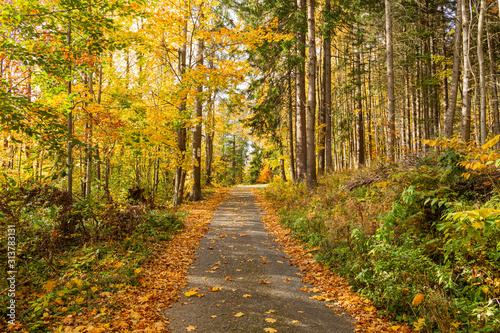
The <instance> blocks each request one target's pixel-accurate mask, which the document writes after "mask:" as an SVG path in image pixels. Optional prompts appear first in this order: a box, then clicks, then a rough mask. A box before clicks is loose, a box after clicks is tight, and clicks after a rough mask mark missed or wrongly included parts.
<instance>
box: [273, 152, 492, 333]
mask: <svg viewBox="0 0 500 333" xmlns="http://www.w3.org/2000/svg"><path fill="white" fill-rule="evenodd" d="M466 158H467V157H466V154H463V153H460V151H459V150H452V149H449V150H447V151H445V152H444V153H443V154H442V155H440V156H438V157H437V158H436V157H431V158H428V159H427V160H424V161H422V162H421V163H420V165H418V166H416V167H411V168H408V167H406V168H395V169H394V170H392V171H391V172H390V173H389V174H388V175H387V179H385V180H382V181H379V182H378V183H374V184H371V185H368V186H367V185H362V186H354V185H352V186H351V188H354V190H351V191H348V190H345V188H346V187H345V184H346V183H349V184H351V183H353V182H355V180H356V179H361V181H360V183H362V184H364V183H366V181H365V179H366V176H365V177H363V176H361V175H360V176H356V175H354V176H352V175H350V174H336V175H333V176H331V177H327V178H324V179H320V185H319V189H318V192H317V193H316V194H313V193H309V192H307V191H306V190H304V189H302V188H301V187H298V188H297V187H295V186H293V185H290V184H286V183H283V182H278V183H273V184H271V185H270V187H269V188H267V189H266V194H267V196H268V197H269V198H270V199H271V200H274V201H275V202H277V204H279V205H280V206H282V207H283V208H282V209H281V210H280V211H279V214H280V216H281V221H282V223H284V224H285V225H286V226H287V227H288V228H290V229H291V230H292V231H293V234H294V235H295V237H297V238H299V239H300V240H302V241H304V242H305V243H308V244H309V246H311V247H319V251H318V252H317V259H319V260H322V261H323V262H324V263H326V264H327V265H328V266H329V267H330V268H331V269H332V270H334V271H335V272H337V273H339V274H341V275H342V276H344V277H345V278H346V279H347V280H348V281H349V283H350V284H351V285H352V286H353V287H354V288H356V289H357V290H359V291H360V292H362V293H363V294H364V295H366V296H367V297H369V298H370V299H372V301H373V302H374V304H376V305H377V307H378V308H379V309H380V310H382V311H383V313H385V314H386V315H388V316H391V317H392V318H394V319H395V320H403V321H407V322H409V323H416V322H417V320H418V319H419V318H423V319H425V323H426V325H425V328H423V330H422V331H423V332H494V331H498V330H499V329H500V321H499V319H497V318H500V317H499V314H500V304H499V303H498V299H499V297H500V260H499V259H500V254H499V250H500V243H499V242H498V240H499V239H500V233H499V229H500V228H499V227H500V218H499V217H500V202H499V201H500V199H499V197H498V195H497V194H496V192H493V194H492V193H491V190H493V189H494V188H495V186H496V185H495V184H494V183H491V184H490V185H484V184H488V182H491V178H492V177H490V176H489V175H487V174H486V175H484V174H478V175H473V176H471V177H470V178H469V179H465V178H463V177H462V174H463V173H464V171H466V169H465V168H464V166H463V165H462V164H463V161H464V159H466ZM365 172H366V174H369V171H365ZM349 178H350V180H349ZM354 184H355V183H354ZM483 186H489V187H488V188H490V189H491V190H490V192H489V193H488V192H486V193H487V194H484V193H485V191H484V192H483ZM323 189H324V190H323ZM477 191H480V192H477ZM470 198H474V200H471V199H470ZM417 294H422V295H423V301H422V302H421V303H420V304H418V305H414V304H413V302H412V301H413V299H414V297H415V295H417Z"/></svg>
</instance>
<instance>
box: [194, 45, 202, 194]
mask: <svg viewBox="0 0 500 333" xmlns="http://www.w3.org/2000/svg"><path fill="white" fill-rule="evenodd" d="M203 49H204V47H203V39H200V40H199V41H198V54H197V58H198V59H197V66H198V67H201V66H203ZM202 93H203V86H202V85H199V86H197V87H196V100H195V106H194V108H195V111H196V117H197V120H196V127H195V129H194V133H193V181H194V184H193V190H192V192H191V200H192V201H199V200H201V125H202V123H203V120H202V119H203V103H202V101H201V94H202Z"/></svg>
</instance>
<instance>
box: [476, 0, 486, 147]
mask: <svg viewBox="0 0 500 333" xmlns="http://www.w3.org/2000/svg"><path fill="white" fill-rule="evenodd" d="M480 5H481V8H480V9H479V18H478V22H477V61H478V62H479V89H480V94H481V107H480V111H479V123H480V128H481V145H484V144H485V143H486V136H487V135H488V133H487V132H486V78H485V74H484V54H483V29H484V12H485V11H486V0H481V3H480Z"/></svg>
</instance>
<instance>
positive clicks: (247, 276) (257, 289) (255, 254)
mask: <svg viewBox="0 0 500 333" xmlns="http://www.w3.org/2000/svg"><path fill="white" fill-rule="evenodd" d="M254 201H255V197H254V196H253V194H252V193H251V191H250V190H249V189H248V188H245V187H238V188H234V189H232V191H231V193H230V196H229V197H228V199H227V200H226V201H225V202H223V203H222V204H221V205H220V206H219V207H218V208H217V210H216V212H215V214H214V218H213V220H212V224H211V230H210V231H209V232H208V233H207V235H206V238H204V239H203V240H202V241H201V243H200V249H199V251H198V255H199V258H198V259H197V260H196V261H195V263H194V266H193V267H192V268H191V270H190V275H189V278H188V279H189V280H188V284H187V286H186V288H185V290H183V293H186V292H189V291H192V294H194V292H196V295H194V296H191V297H186V296H184V295H182V297H181V299H180V301H179V302H178V303H175V304H174V305H173V306H172V308H170V309H167V310H166V312H165V313H166V316H167V317H168V318H169V320H170V322H171V324H170V326H169V328H171V329H172V332H174V333H175V332H186V329H187V328H188V327H189V329H193V328H194V327H196V332H204V333H216V332H266V330H265V329H266V328H267V331H268V332H287V333H288V332H304V333H325V332H327V333H337V332H342V333H343V332H353V331H354V328H353V327H354V326H353V325H352V324H351V317H349V316H348V315H347V314H342V311H339V309H333V308H327V307H326V306H325V303H324V302H321V301H318V300H316V299H310V298H309V297H310V296H313V294H312V293H306V292H303V291H301V290H300V289H301V288H302V287H303V286H304V284H303V283H301V274H300V273H299V271H298V269H297V268H296V267H294V266H290V265H289V261H288V257H287V256H286V254H285V253H284V252H283V251H282V250H281V247H280V245H279V244H278V243H276V242H274V241H273V237H272V236H270V235H268V232H267V230H264V224H263V223H262V222H260V216H261V215H262V214H263V213H261V212H260V210H259V208H258V206H257V205H256V204H255V202H254ZM214 287H219V288H221V287H222V289H219V290H217V291H210V288H212V290H214ZM309 287H312V286H310V285H309V286H308V288H309ZM201 294H203V295H204V296H201V297H198V295H201ZM334 310H337V312H336V311H334ZM235 315H238V316H235ZM266 319H267V321H266ZM273 320H275V322H273ZM269 328H272V329H275V330H276V331H273V330H270V329H269Z"/></svg>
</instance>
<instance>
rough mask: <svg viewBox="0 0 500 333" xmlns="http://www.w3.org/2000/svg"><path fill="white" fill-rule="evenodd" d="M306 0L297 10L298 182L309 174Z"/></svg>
mask: <svg viewBox="0 0 500 333" xmlns="http://www.w3.org/2000/svg"><path fill="white" fill-rule="evenodd" d="M304 2H305V0H297V11H298V21H299V26H298V29H297V57H298V58H299V62H298V64H297V73H296V82H295V84H296V87H297V88H296V89H297V91H296V98H297V113H296V117H295V121H296V122H297V131H296V134H295V136H296V140H297V143H296V144H295V158H296V161H297V163H296V167H297V182H298V183H301V182H304V181H305V180H306V174H307V142H306V137H307V134H306V74H305V71H306V69H305V58H306V35H305V33H304V28H305V25H306V24H305V17H306V14H305V13H306V8H305V3H304Z"/></svg>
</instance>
